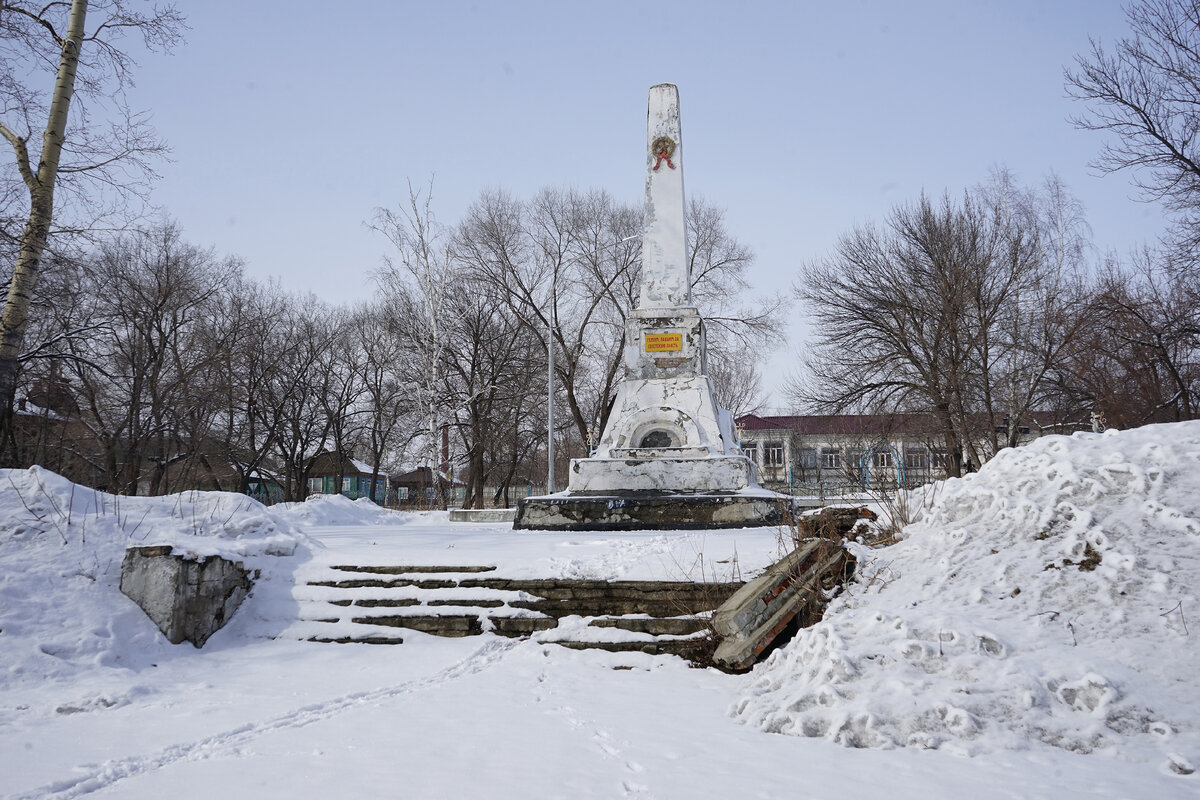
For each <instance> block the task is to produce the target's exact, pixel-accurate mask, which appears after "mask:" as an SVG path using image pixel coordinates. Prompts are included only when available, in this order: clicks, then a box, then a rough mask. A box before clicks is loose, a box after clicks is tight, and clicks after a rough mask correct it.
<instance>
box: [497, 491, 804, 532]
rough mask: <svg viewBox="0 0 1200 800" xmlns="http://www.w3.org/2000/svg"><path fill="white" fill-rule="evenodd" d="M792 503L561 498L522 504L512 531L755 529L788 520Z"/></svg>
mask: <svg viewBox="0 0 1200 800" xmlns="http://www.w3.org/2000/svg"><path fill="white" fill-rule="evenodd" d="M792 518H793V508H792V502H791V499H790V498H788V497H786V496H784V495H777V494H773V493H766V492H764V493H762V494H732V493H731V494H715V493H714V494H662V493H657V494H651V493H641V492H613V493H610V494H566V493H564V494H561V495H545V496H543V497H527V498H524V499H522V500H521V502H520V505H519V506H518V509H517V518H516V520H515V521H514V522H513V529H514V530H551V531H633V530H700V529H709V528H758V527H762V526H766V525H784V524H787V523H789V522H791V520H792Z"/></svg>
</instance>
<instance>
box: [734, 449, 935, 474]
mask: <svg viewBox="0 0 1200 800" xmlns="http://www.w3.org/2000/svg"><path fill="white" fill-rule="evenodd" d="M753 452H754V454H755V455H756V456H758V457H757V458H756V460H757V461H758V462H759V464H760V465H761V466H763V467H783V466H785V463H786V459H785V455H784V454H785V450H784V446H783V442H764V443H763V444H762V445H761V446H760V447H758V448H754V449H753ZM862 457H863V451H862V450H850V451H849V452H847V453H845V457H843V450H842V448H840V447H822V448H820V449H817V448H815V447H804V448H801V450H800V457H799V459H797V464H796V465H797V466H798V467H800V468H801V469H812V470H815V469H818V468H819V469H842V467H843V465H845V466H849V467H852V468H858V466H859V465H860V464H861V463H862ZM871 466H872V467H875V468H876V469H895V467H896V457H895V454H894V453H893V452H892V451H890V450H877V451H875V452H874V453H872V454H871ZM945 466H946V452H945V451H944V450H926V449H925V448H909V449H908V450H906V451H905V452H904V467H905V469H908V470H927V469H931V468H933V469H944V468H945Z"/></svg>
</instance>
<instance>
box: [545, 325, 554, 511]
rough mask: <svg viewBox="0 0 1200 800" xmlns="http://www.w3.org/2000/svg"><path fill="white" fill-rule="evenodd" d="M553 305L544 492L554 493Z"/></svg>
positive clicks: (548, 350) (548, 336)
mask: <svg viewBox="0 0 1200 800" xmlns="http://www.w3.org/2000/svg"><path fill="white" fill-rule="evenodd" d="M553 313H554V309H553V306H552V307H551V309H550V314H549V315H547V316H546V353H547V354H548V357H547V359H546V364H547V365H548V366H547V368H546V397H547V402H546V462H547V465H546V494H554V331H553V329H552V328H551V325H550V318H551V316H552V315H553Z"/></svg>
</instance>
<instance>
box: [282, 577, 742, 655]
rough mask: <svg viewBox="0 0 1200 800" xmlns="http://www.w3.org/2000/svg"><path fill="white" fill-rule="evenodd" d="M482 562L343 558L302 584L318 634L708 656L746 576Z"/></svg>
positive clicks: (349, 639)
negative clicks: (525, 641) (509, 571)
mask: <svg viewBox="0 0 1200 800" xmlns="http://www.w3.org/2000/svg"><path fill="white" fill-rule="evenodd" d="M494 569H495V568H494V567H490V566H480V565H444V566H429V565H396V566H363V567H359V566H354V565H345V564H342V565H336V566H332V567H328V568H325V569H324V570H322V572H320V573H317V574H313V575H311V576H310V577H309V578H308V579H307V580H306V581H305V582H304V583H301V584H299V585H297V587H296V590H295V597H296V599H297V601H298V602H299V604H300V607H301V610H300V618H301V621H300V623H299V624H298V625H297V626H295V627H294V628H293V630H292V633H293V634H295V635H297V636H298V638H303V639H307V640H309V641H314V642H328V643H337V644H349V643H361V644H401V643H403V641H404V638H403V631H420V632H422V633H426V634H432V635H435V636H450V637H459V636H477V635H480V634H483V633H485V632H490V633H493V634H496V635H499V636H510V637H530V636H536V637H538V639H539V641H544V642H547V643H554V644H558V645H561V646H563V647H570V648H576V649H601V650H608V651H613V652H621V651H642V652H648V653H671V654H675V655H681V656H684V657H686V658H691V659H693V660H697V661H701V662H704V661H706V660H707V658H708V657H709V656H711V653H712V650H713V648H714V646H715V644H714V642H713V640H712V637H711V635H710V631H711V622H710V617H711V613H712V611H713V610H714V609H716V608H717V607H718V606H720V605H721V604H722V603H723V602H725V600H727V599H728V598H729V597H730V596H732V595H733V594H734V592H736V591H737V590H738V589H739V588H741V586H742V584H741V583H740V582H737V583H734V582H726V583H689V582H678V581H601V580H570V579H559V578H548V579H515V578H497V577H489V576H487V575H486V573H488V572H492V571H494Z"/></svg>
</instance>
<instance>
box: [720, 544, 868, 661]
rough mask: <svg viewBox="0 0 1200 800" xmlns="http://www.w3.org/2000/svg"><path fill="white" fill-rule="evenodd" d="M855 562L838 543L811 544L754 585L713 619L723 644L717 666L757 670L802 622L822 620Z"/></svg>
mask: <svg viewBox="0 0 1200 800" xmlns="http://www.w3.org/2000/svg"><path fill="white" fill-rule="evenodd" d="M854 563H855V562H854V557H853V556H851V555H850V553H849V552H847V551H846V549H845V548H844V547H842V546H841V545H839V544H838V543H837V542H833V541H830V540H828V539H810V540H808V541H806V542H804V543H803V544H802V545H801V546H800V547H797V548H796V549H795V550H793V551H792V552H791V553H790V554H789V555H787V556H785V557H784V558H783V559H781V560H780V561H778V562H777V563H775V564H773V565H772V566H771V567H769V568H768V569H767V571H766V572H764V573H763V574H762V575H760V576H759V577H758V578H755V579H754V580H752V581H750V582H748V583H747V584H746V585H745V586H743V587H742V588H741V589H739V590H738V591H737V592H736V593H734V595H733V596H732V597H730V598H729V600H727V601H725V603H723V604H722V605H721V607H720V608H719V609H717V612H716V613H715V614H714V615H713V630H714V631H715V633H716V635H717V636H718V637H719V638H720V644H718V645H717V650H716V653H715V654H714V656H713V660H714V661H715V662H716V664H717V665H718V666H720V667H722V668H724V669H728V670H733V671H738V670H744V669H748V668H749V667H751V666H753V664H754V662H755V661H757V660H758V658H759V656H761V655H762V654H763V652H764V651H765V650H766V649H767V648H768V647H770V646H771V644H772V643H773V642H774V641H775V640H776V639H777V638H778V637H779V635H780V634H781V633H783V632H784V631H785V630H787V629H788V627H789V626H790V625H791V624H792V623H793V622H795V621H797V618H799V619H800V623H801V625H802V626H803V625H805V624H812V623H813V622H816V621H817V620H819V619H820V617H821V613H822V612H823V611H824V607H825V602H826V601H825V594H824V592H825V590H826V589H828V588H832V586H833V585H836V584H839V583H842V582H844V581H845V580H846V578H847V577H848V576H849V575H850V574H851V573H852V571H853V568H854Z"/></svg>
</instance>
